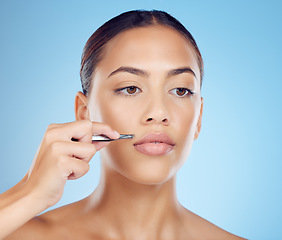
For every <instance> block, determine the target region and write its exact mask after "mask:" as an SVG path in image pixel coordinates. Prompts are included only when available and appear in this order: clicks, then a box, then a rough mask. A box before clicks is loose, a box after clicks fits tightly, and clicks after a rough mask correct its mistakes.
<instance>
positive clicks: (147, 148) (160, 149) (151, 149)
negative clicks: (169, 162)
mask: <svg viewBox="0 0 282 240" xmlns="http://www.w3.org/2000/svg"><path fill="white" fill-rule="evenodd" d="M134 147H135V149H136V150H137V151H138V152H141V153H143V154H146V155H152V156H159V155H165V154H167V153H169V152H170V151H172V150H173V148H174V146H172V145H169V144H166V143H143V144H138V145H134Z"/></svg>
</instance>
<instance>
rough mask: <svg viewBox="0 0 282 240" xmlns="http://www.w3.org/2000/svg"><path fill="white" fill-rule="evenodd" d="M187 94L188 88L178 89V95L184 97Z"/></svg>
mask: <svg viewBox="0 0 282 240" xmlns="http://www.w3.org/2000/svg"><path fill="white" fill-rule="evenodd" d="M186 93H187V89H186V88H177V89H176V94H177V95H178V96H184V95H185V94H186Z"/></svg>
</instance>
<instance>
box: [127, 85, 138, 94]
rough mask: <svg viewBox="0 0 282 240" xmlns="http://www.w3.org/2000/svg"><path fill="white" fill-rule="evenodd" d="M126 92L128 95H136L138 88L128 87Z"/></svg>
mask: <svg viewBox="0 0 282 240" xmlns="http://www.w3.org/2000/svg"><path fill="white" fill-rule="evenodd" d="M126 91H127V93H128V94H134V93H136V92H137V87H133V86H131V87H128V88H126Z"/></svg>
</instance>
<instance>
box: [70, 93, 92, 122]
mask: <svg viewBox="0 0 282 240" xmlns="http://www.w3.org/2000/svg"><path fill="white" fill-rule="evenodd" d="M87 106H88V99H87V97H86V96H85V95H84V94H83V93H82V92H78V93H77V94H76V96H75V101H74V112H75V119H76V120H84V119H89V112H88V107H87Z"/></svg>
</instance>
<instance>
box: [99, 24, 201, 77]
mask: <svg viewBox="0 0 282 240" xmlns="http://www.w3.org/2000/svg"><path fill="white" fill-rule="evenodd" d="M132 65H133V66H135V67H141V68H144V69H147V70H150V69H152V70H153V69H156V68H160V66H162V67H163V68H174V67H179V66H181V67H182V66H189V67H191V68H192V69H193V70H194V71H195V73H196V75H197V78H198V79H199V78H200V73H199V68H198V64H197V57H196V54H195V52H194V49H193V47H192V46H191V45H190V43H189V42H188V40H187V39H185V37H184V36H183V35H182V34H181V33H179V32H178V31H176V30H174V29H172V28H170V27H166V26H161V25H152V26H147V27H140V28H134V29H130V30H127V31H125V32H122V33H120V34H118V35H117V36H115V37H114V38H113V39H112V40H110V41H109V42H108V43H107V44H106V47H105V49H104V54H103V59H102V61H101V62H100V63H99V64H98V66H97V70H99V68H100V69H101V68H102V69H104V70H109V71H110V70H111V69H114V68H118V67H120V66H132ZM164 70H165V69H164Z"/></svg>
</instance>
